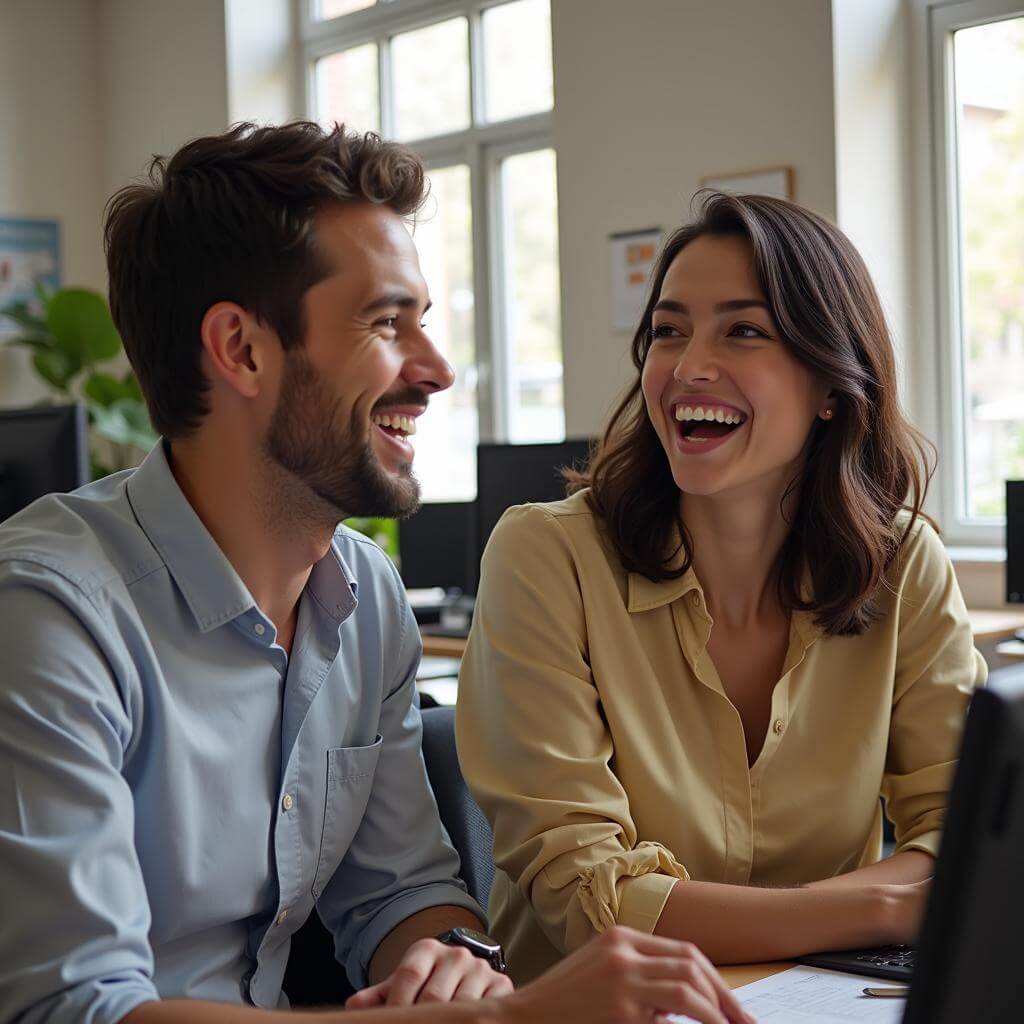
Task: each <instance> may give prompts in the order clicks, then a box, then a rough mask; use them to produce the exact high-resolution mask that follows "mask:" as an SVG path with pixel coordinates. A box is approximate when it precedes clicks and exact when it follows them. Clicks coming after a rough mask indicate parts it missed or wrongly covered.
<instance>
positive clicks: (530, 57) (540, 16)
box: [483, 0, 552, 121]
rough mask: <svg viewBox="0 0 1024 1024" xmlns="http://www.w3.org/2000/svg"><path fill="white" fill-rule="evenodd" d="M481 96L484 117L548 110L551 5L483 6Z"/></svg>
mask: <svg viewBox="0 0 1024 1024" xmlns="http://www.w3.org/2000/svg"><path fill="white" fill-rule="evenodd" d="M483 23H484V80H485V85H484V96H485V106H486V114H485V117H486V118H487V120H488V121H503V120H505V119H506V118H510V117H521V116H523V115H524V114H534V113H536V112H537V111H539V110H550V109H551V104H552V88H551V9H550V5H549V3H548V0H517V2H516V3H510V4H503V5H502V6H500V7H491V8H488V9H487V10H486V11H484V17H483Z"/></svg>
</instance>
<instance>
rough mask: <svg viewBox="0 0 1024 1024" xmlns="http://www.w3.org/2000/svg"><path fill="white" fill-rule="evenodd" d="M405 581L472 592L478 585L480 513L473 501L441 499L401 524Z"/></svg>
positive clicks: (401, 549) (400, 549) (424, 585)
mask: <svg viewBox="0 0 1024 1024" xmlns="http://www.w3.org/2000/svg"><path fill="white" fill-rule="evenodd" d="M398 552H399V555H400V556H401V557H400V561H401V566H402V580H403V581H404V582H405V585H406V586H407V587H409V588H410V589H415V588H417V587H444V588H445V589H446V590H449V589H453V588H456V589H458V590H461V591H463V592H464V593H471V592H472V590H473V588H474V587H475V586H476V574H475V572H474V571H473V560H474V559H475V558H476V515H475V509H474V506H473V503H472V502H468V501H439V502H434V503H431V504H425V505H423V506H422V507H421V508H420V510H419V511H418V512H417V513H416V514H415V515H412V516H410V517H409V518H408V519H403V520H402V521H401V522H400V523H399V524H398Z"/></svg>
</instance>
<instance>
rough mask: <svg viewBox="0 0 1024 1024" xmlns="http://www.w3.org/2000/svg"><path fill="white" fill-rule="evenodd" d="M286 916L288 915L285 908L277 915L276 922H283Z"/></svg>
mask: <svg viewBox="0 0 1024 1024" xmlns="http://www.w3.org/2000/svg"><path fill="white" fill-rule="evenodd" d="M287 916H288V911H287V910H282V911H281V913H280V914H278V915H277V923H278V924H284V919H285V918H286V917H287Z"/></svg>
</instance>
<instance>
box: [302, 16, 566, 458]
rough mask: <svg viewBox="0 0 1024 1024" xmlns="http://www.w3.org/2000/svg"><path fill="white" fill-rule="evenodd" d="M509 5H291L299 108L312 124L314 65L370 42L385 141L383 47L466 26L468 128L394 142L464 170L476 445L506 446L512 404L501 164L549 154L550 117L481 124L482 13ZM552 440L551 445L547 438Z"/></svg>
mask: <svg viewBox="0 0 1024 1024" xmlns="http://www.w3.org/2000/svg"><path fill="white" fill-rule="evenodd" d="M509 2H513V0H381V2H378V3H377V4H375V5H374V6H373V7H367V8H366V9H365V10H361V11H354V12H353V13H352V14H345V15H342V16H341V17H338V18H333V19H331V20H329V21H320V20H318V19H317V18H316V17H315V4H316V0H297V3H298V5H299V8H298V9H299V22H300V38H301V45H302V69H303V72H302V83H301V102H302V109H303V110H304V111H305V112H306V116H307V117H315V116H316V111H315V109H314V107H315V96H316V84H315V66H316V62H317V60H319V59H320V58H322V57H326V56H329V55H330V54H332V53H337V52H339V51H341V50H349V49H352V48H353V47H356V46H361V45H364V44H366V43H376V44H377V46H378V52H379V54H380V59H379V61H378V90H379V95H380V113H381V124H380V130H381V135H383V136H384V137H385V138H393V137H394V135H393V128H394V98H393V96H392V95H391V88H390V77H391V76H390V60H391V42H390V40H391V38H392V37H393V36H395V35H398V34H400V33H402V32H409V31H412V30H414V29H418V28H425V27H427V26H428V25H433V24H436V23H437V22H440V21H446V20H448V19H449V18H456V17H460V16H461V17H465V18H466V19H467V22H468V24H469V77H470V127H469V128H467V129H466V130H464V131H458V132H451V133H449V134H446V135H438V136H432V137H430V138H426V139H409V140H402V141H403V142H404V143H405V144H406V145H408V146H409V147H410V148H412V149H413V150H415V151H416V153H418V154H419V156H420V158H421V159H422V160H423V162H424V164H425V165H426V167H427V170H428V171H429V170H436V169H440V168H443V167H449V166H452V165H453V164H466V165H468V167H469V172H470V182H471V185H470V203H471V219H472V244H473V333H474V339H475V344H476V366H477V374H478V377H477V414H478V417H479V427H478V430H479V435H478V436H479V438H480V440H481V441H507V440H508V439H509V438H510V436H511V426H512V424H511V411H512V405H513V396H512V383H513V382H512V373H511V343H510V332H509V322H510V319H509V318H510V310H509V308H508V302H507V299H506V295H505V286H504V283H505V266H504V252H505V248H506V247H505V244H504V237H503V225H502V223H501V214H502V208H503V197H502V195H501V174H500V173H499V171H500V165H501V161H502V160H503V159H505V158H506V157H508V156H513V155H516V154H518V153H528V152H532V151H534V150H538V149H554V131H553V127H552V112H551V111H550V110H547V111H543V112H542V113H539V114H530V115H527V116H525V117H518V118H513V119H510V120H505V121H498V122H493V123H488V122H485V120H484V113H485V110H486V105H485V103H486V98H485V96H484V69H483V61H482V59H481V58H482V54H483V22H482V19H483V14H484V11H486V10H487V9H488V8H491V7H500V6H502V5H503V4H506V3H509ZM553 440H554V439H553Z"/></svg>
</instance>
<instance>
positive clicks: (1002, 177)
mask: <svg viewBox="0 0 1024 1024" xmlns="http://www.w3.org/2000/svg"><path fill="white" fill-rule="evenodd" d="M954 55H955V64H954V68H955V76H956V78H955V81H956V104H957V177H958V189H959V195H958V200H959V209H960V232H961V233H960V244H961V253H960V256H961V283H962V289H963V291H962V294H961V303H962V310H963V317H962V329H963V352H962V358H963V380H964V392H965V393H964V395H963V409H964V421H965V427H966V437H965V439H964V443H965V445H966V466H967V479H966V481H965V483H966V487H967V513H968V516H969V517H971V518H974V517H987V516H1003V515H1005V507H1004V503H1005V488H1004V483H1003V481H1004V480H1006V479H1007V477H1024V18H1013V19H1009V20H1006V21H999V22H994V23H992V24H989V25H980V26H977V27H976V28H969V29H962V30H961V31H959V32H957V33H956V35H955V36H954Z"/></svg>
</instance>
